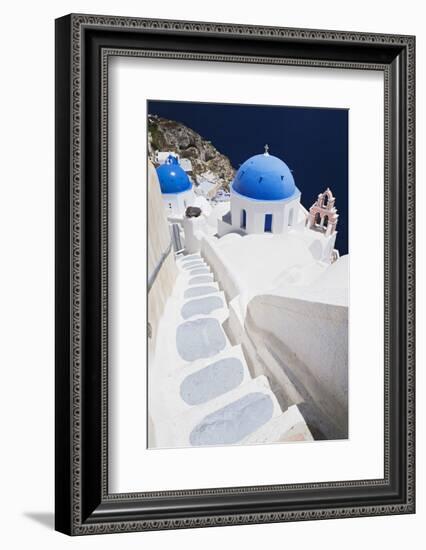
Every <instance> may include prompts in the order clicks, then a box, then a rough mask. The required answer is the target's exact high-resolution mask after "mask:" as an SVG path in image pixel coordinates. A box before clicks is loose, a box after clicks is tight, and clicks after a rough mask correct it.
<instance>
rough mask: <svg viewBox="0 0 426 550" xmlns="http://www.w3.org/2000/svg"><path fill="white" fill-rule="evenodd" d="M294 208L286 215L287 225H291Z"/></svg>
mask: <svg viewBox="0 0 426 550" xmlns="http://www.w3.org/2000/svg"><path fill="white" fill-rule="evenodd" d="M293 218H294V208H292V209H291V210H290V212H289V214H288V225H293Z"/></svg>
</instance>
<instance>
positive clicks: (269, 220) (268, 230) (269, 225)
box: [265, 214, 272, 233]
mask: <svg viewBox="0 0 426 550" xmlns="http://www.w3.org/2000/svg"><path fill="white" fill-rule="evenodd" d="M265 233H272V214H265Z"/></svg>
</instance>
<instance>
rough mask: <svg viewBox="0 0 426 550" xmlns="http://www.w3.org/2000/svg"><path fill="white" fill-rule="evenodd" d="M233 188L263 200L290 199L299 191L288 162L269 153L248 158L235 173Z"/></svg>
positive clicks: (246, 195)
mask: <svg viewBox="0 0 426 550" xmlns="http://www.w3.org/2000/svg"><path fill="white" fill-rule="evenodd" d="M232 189H233V191H236V192H237V193H239V194H240V195H244V196H245V197H248V198H250V199H255V200H261V201H274V200H283V199H288V198H290V197H292V196H293V195H294V193H295V192H296V191H297V187H296V184H295V182H294V178H293V174H292V173H291V171H290V168H289V167H288V166H287V164H286V163H285V162H283V161H282V160H281V159H279V158H278V157H274V156H273V155H269V154H261V155H255V156H254V157H250V158H249V159H248V160H246V161H245V162H244V163H243V164H242V165H241V166H240V168H239V169H238V172H237V173H236V175H235V179H234V181H233V183H232Z"/></svg>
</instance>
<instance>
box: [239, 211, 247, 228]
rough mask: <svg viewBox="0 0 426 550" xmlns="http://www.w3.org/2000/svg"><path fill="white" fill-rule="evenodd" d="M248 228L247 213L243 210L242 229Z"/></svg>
mask: <svg viewBox="0 0 426 550" xmlns="http://www.w3.org/2000/svg"><path fill="white" fill-rule="evenodd" d="M246 226H247V212H246V211H245V210H244V209H243V210H241V219H240V227H241V229H245V228H246Z"/></svg>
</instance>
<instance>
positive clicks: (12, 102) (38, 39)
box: [0, 0, 426, 550]
mask: <svg viewBox="0 0 426 550" xmlns="http://www.w3.org/2000/svg"><path fill="white" fill-rule="evenodd" d="M422 4H423V3H422V2H420V1H411V2H409V3H408V2H407V3H405V4H401V2H400V1H399V0H398V1H397V0H381V1H377V2H371V1H370V0H358V1H357V2H342V1H341V0H324V1H323V2H317V1H316V0H299V2H285V3H279V2H273V1H272V0H265V1H264V2H251V3H248V2H245V3H244V4H242V3H241V2H234V3H231V2H229V1H228V0H216V1H215V2H211V3H205V2H199V1H197V0H182V1H181V2H174V1H173V0H163V2H161V3H158V2H157V3H155V2H154V3H149V2H136V1H133V2H132V1H129V0H121V2H117V1H113V0H86V1H85V2H84V3H81V2H80V3H79V2H75V1H66V0H56V1H55V2H53V1H51V2H29V1H28V0H27V1H21V2H13V3H11V2H9V3H6V4H5V5H4V6H3V12H2V15H3V28H2V34H1V40H2V54H3V55H2V72H1V76H2V87H1V94H2V100H1V102H0V105H1V109H2V116H1V125H2V131H1V134H0V135H1V139H2V153H3V155H2V177H1V187H2V192H1V195H0V196H1V202H0V208H1V213H0V224H1V225H0V235H1V236H2V239H1V246H2V260H3V261H2V269H1V272H0V277H1V284H0V292H1V296H0V312H1V313H0V318H1V329H2V330H1V336H2V338H1V348H0V354H1V356H0V364H1V372H2V383H1V384H0V392H1V395H0V413H1V414H0V418H1V436H2V440H1V446H2V453H1V458H0V461H1V467H0V476H1V485H0V486H1V489H2V498H1V505H0V506H1V511H0V514H1V518H2V525H1V528H0V529H1V530H0V539H1V541H2V546H4V547H5V548H7V549H15V548H16V549H18V548H44V549H46V550H48V549H50V548H52V549H55V550H57V549H61V548H65V547H70V545H72V547H73V548H77V547H78V548H83V547H84V548H87V547H90V548H102V549H108V548H116V547H117V545H119V546H120V548H123V549H125V548H140V547H141V546H142V545H144V547H145V548H156V547H158V548H160V547H173V548H177V549H179V548H185V549H192V548H194V549H195V548H197V549H199V548H204V549H206V550H207V549H210V548H211V549H213V548H214V549H217V548H220V547H223V548H232V547H233V546H235V545H238V546H239V547H244V548H253V549H254V548H259V547H264V546H265V541H268V543H269V544H270V545H271V546H272V545H277V546H278V547H281V546H284V545H285V547H286V548H297V549H305V548H306V549H311V548H315V549H322V548H327V549H328V550H332V549H340V548H342V547H344V548H346V549H347V550H350V549H357V550H358V548H359V547H360V545H361V544H364V545H365V542H366V541H368V546H369V547H372V548H374V547H377V548H387V549H389V550H392V549H400V548H402V547H404V546H405V545H407V544H408V545H410V546H412V547H413V548H419V547H420V544H419V541H420V538H421V537H422V536H423V533H424V523H425V520H426V507H425V496H426V490H425V480H426V475H425V469H424V468H423V467H422V465H423V464H424V462H425V458H426V457H425V440H426V439H425V438H426V436H425V433H426V429H425V428H426V426H425V418H426V400H425V399H424V395H425V390H426V375H425V370H424V368H423V365H424V351H425V348H424V342H425V339H424V338H420V339H419V343H418V346H419V350H420V352H421V357H420V358H419V369H418V376H417V379H418V383H417V388H418V395H419V399H418V458H417V463H418V464H419V465H420V467H419V469H418V470H419V471H418V492H419V495H418V513H417V515H416V516H406V517H397V516H394V517H382V518H365V519H356V520H355V519H353V520H333V521H318V522H309V523H299V524H297V523H293V524H286V525H280V524H276V525H262V526H246V527H227V528H216V529H205V530H195V531H194V530H184V531H169V532H163V533H146V534H128V535H119V538H117V536H96V537H87V538H84V539H78V540H69V539H68V538H66V537H64V536H63V535H60V534H57V533H55V532H53V531H52V530H51V525H52V521H53V520H52V510H53V467H54V465H53V326H54V325H53V244H54V240H53V206H54V202H53V141H54V131H53V110H54V99H53V98H54V95H53V91H54V88H53V86H54V75H53V66H54V65H53V60H54V52H53V43H54V42H53V36H54V34H53V31H54V26H53V19H54V18H55V17H59V16H61V15H63V14H66V13H69V12H72V11H74V12H78V11H85V12H87V13H106V14H117V15H130V16H146V17H161V18H181V19H193V20H210V21H226V22H235V23H252V24H269V25H282V26H296V27H317V28H325V29H328V28H332V29H344V30H357V31H358V30H359V31H372V32H390V33H407V34H417V59H418V63H417V77H418V88H417V97H418V98H419V102H418V103H419V105H418V114H417V121H418V123H417V132H418V134H417V135H418V141H417V143H418V151H419V152H421V151H424V150H425V147H426V142H425V129H426V128H425V102H424V100H423V98H424V97H425V95H426V80H425V77H426V65H425V54H426V30H425V28H424V14H423V9H422V7H423V6H422ZM242 6H244V8H243V9H242ZM417 177H418V181H419V182H420V183H421V182H424V181H425V178H426V172H425V160H424V155H421V156H420V154H419V159H418V172H417ZM417 200H418V204H422V203H424V202H425V201H426V195H425V186H424V185H418V196H417ZM422 222H423V220H422V219H420V216H419V233H418V242H419V247H418V250H419V251H420V250H423V251H424V249H425V242H424V240H423V236H424V224H423V223H422ZM418 267H419V274H418V280H419V281H422V280H425V279H426V273H425V262H424V253H423V254H422V255H419V258H418ZM424 289H425V286H424V284H423V285H422V286H421V287H419V289H418V299H419V301H420V302H421V304H422V305H423V307H421V306H420V305H419V307H418V333H419V334H420V335H422V334H424V333H425V330H426V327H425V309H426V308H425V307H424V298H425V294H424V292H425V290H424ZM423 538H424V537H423ZM416 539H417V544H416Z"/></svg>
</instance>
